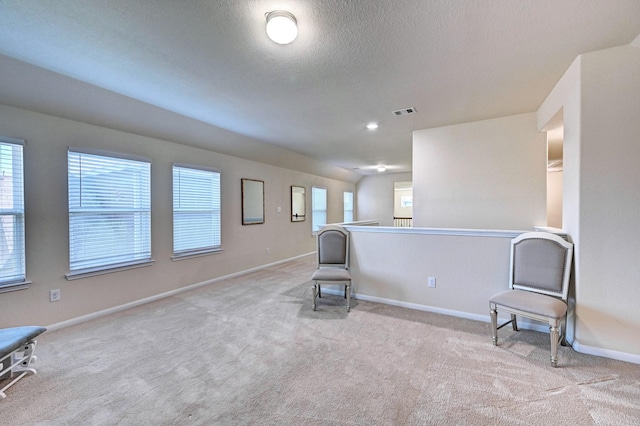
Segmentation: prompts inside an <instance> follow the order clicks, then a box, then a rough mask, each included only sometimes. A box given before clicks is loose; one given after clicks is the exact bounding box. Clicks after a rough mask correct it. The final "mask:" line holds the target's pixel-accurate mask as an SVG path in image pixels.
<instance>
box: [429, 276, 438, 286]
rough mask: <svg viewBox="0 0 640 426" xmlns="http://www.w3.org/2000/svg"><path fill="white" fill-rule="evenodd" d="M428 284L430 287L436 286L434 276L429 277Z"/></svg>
mask: <svg viewBox="0 0 640 426" xmlns="http://www.w3.org/2000/svg"><path fill="white" fill-rule="evenodd" d="M427 282H428V285H429V287H431V288H435V286H436V277H429V281H427Z"/></svg>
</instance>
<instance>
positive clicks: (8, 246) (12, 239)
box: [0, 138, 26, 289]
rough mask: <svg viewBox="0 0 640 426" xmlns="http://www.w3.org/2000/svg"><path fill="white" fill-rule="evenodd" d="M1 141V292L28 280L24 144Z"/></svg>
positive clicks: (9, 140)
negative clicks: (25, 241)
mask: <svg viewBox="0 0 640 426" xmlns="http://www.w3.org/2000/svg"><path fill="white" fill-rule="evenodd" d="M23 143H24V142H23V141H18V140H14V139H8V138H0V289H2V288H8V287H12V286H15V285H17V284H21V283H23V282H24V281H25V278H26V276H25V254H24V185H23V182H24V179H23V164H22V148H23V146H22V144H23Z"/></svg>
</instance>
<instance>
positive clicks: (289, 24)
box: [265, 10, 298, 44]
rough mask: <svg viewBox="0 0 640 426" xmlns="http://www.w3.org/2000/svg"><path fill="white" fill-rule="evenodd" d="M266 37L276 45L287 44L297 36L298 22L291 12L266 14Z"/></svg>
mask: <svg viewBox="0 0 640 426" xmlns="http://www.w3.org/2000/svg"><path fill="white" fill-rule="evenodd" d="M265 16H266V17H267V35H268V36H269V38H270V39H271V40H273V41H275V42H276V43H278V44H289V43H291V42H292V41H293V40H295V39H296V37H297V36H298V22H297V21H296V17H295V16H293V14H292V13H291V12H287V11H286V10H274V11H273V12H268V13H267V14H266V15H265Z"/></svg>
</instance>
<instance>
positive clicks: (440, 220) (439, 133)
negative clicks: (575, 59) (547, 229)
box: [413, 113, 547, 229]
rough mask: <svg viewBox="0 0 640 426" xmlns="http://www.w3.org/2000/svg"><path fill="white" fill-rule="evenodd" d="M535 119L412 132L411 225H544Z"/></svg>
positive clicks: (541, 149) (542, 152)
mask: <svg viewBox="0 0 640 426" xmlns="http://www.w3.org/2000/svg"><path fill="white" fill-rule="evenodd" d="M536 124H537V122H536V114H535V113H530V114H520V115H514V116H509V117H502V118H496V119H492V120H484V121H477V122H473V123H464V124H458V125H453V126H446V127H438V128H433V129H424V130H416V131H414V132H413V214H414V220H413V224H414V226H416V227H430V228H477V229H532V228H533V227H534V226H545V225H546V224H547V221H546V180H547V178H546V170H547V140H546V136H545V134H544V133H539V132H538V131H537V126H536Z"/></svg>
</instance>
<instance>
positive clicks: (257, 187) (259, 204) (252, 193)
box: [242, 178, 264, 225]
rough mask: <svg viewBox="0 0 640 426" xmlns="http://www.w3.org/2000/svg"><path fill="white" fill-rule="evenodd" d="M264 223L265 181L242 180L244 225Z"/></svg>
mask: <svg viewBox="0 0 640 426" xmlns="http://www.w3.org/2000/svg"><path fill="white" fill-rule="evenodd" d="M260 223H264V181H262V180H256V179H244V178H243V179H242V224H243V225H258V224H260Z"/></svg>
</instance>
